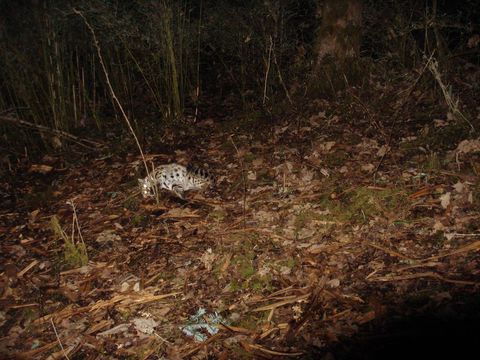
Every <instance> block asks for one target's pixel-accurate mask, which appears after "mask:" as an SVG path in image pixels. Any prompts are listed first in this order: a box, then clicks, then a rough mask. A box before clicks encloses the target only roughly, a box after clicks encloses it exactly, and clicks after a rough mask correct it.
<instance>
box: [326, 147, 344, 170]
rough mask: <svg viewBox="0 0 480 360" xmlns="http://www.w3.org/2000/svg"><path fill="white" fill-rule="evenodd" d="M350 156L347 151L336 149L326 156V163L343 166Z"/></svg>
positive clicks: (332, 165)
mask: <svg viewBox="0 0 480 360" xmlns="http://www.w3.org/2000/svg"><path fill="white" fill-rule="evenodd" d="M348 156H349V155H348V154H347V152H346V151H343V150H339V151H335V152H333V153H330V154H327V155H326V156H325V158H324V159H325V164H326V165H328V166H331V167H337V166H342V165H344V164H345V163H346V161H347V159H348Z"/></svg>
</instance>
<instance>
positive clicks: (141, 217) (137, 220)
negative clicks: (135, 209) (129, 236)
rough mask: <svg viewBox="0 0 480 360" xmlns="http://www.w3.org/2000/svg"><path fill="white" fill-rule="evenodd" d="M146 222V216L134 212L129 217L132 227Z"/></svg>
mask: <svg viewBox="0 0 480 360" xmlns="http://www.w3.org/2000/svg"><path fill="white" fill-rule="evenodd" d="M147 222H148V217H147V216H145V215H140V214H135V215H134V216H133V217H132V218H131V219H130V223H131V224H132V226H134V227H139V226H142V225H145V224H146V223H147Z"/></svg>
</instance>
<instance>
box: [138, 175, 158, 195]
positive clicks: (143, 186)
mask: <svg viewBox="0 0 480 360" xmlns="http://www.w3.org/2000/svg"><path fill="white" fill-rule="evenodd" d="M138 186H139V187H140V192H141V193H142V196H143V197H144V198H145V199H146V198H149V197H155V189H154V187H153V186H152V184H151V182H150V181H149V180H148V179H138Z"/></svg>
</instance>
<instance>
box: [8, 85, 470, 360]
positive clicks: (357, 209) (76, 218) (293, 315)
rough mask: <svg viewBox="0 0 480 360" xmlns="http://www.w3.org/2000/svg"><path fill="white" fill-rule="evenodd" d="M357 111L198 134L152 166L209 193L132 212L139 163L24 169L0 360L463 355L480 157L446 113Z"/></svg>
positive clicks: (17, 189) (231, 125) (15, 205)
mask: <svg viewBox="0 0 480 360" xmlns="http://www.w3.org/2000/svg"><path fill="white" fill-rule="evenodd" d="M392 91H393V90H392ZM417 95H418V94H417ZM417 95H415V96H417ZM418 96H419V97H417V100H416V101H415V107H420V105H421V104H428V99H425V98H421V97H422V95H418ZM365 103H366V101H363V100H361V99H360V98H357V97H356V96H353V95H352V96H351V100H350V107H348V108H346V107H342V106H341V104H340V101H339V102H337V103H334V102H328V101H314V102H312V103H311V104H310V105H309V106H308V107H306V108H304V109H303V110H302V112H301V113H297V114H295V113H293V114H291V115H289V116H288V117H286V118H284V119H276V120H275V121H270V120H265V119H259V118H257V117H255V116H253V115H252V116H247V117H245V118H244V119H242V120H239V119H231V120H228V119H226V120H222V121H218V120H217V119H212V118H206V119H203V120H200V121H199V123H197V124H196V125H195V127H194V128H193V127H192V129H191V131H187V132H184V133H183V135H181V136H180V138H175V139H170V138H169V137H164V138H162V139H161V140H159V142H158V143H160V141H161V143H162V144H163V145H162V147H161V150H159V149H160V147H159V146H158V147H155V146H154V145H152V147H151V148H150V149H147V150H148V151H147V153H148V155H147V158H148V161H152V162H153V163H155V164H156V165H158V164H162V163H168V162H173V161H175V162H178V163H182V164H187V163H191V162H194V163H197V164H199V165H202V166H205V167H207V168H208V169H209V170H210V171H211V172H212V173H213V174H214V175H215V177H216V179H217V181H216V184H215V187H214V188H213V189H211V190H210V191H207V192H206V193H205V194H197V193H194V192H192V193H190V194H188V196H187V199H186V200H181V199H177V198H175V197H174V196H171V195H170V194H167V193H162V194H161V198H160V202H159V203H158V204H157V203H156V202H155V201H151V200H144V199H142V198H141V195H140V194H139V192H138V189H137V178H139V177H142V176H144V174H143V172H142V169H143V165H142V161H141V158H140V157H139V156H138V154H136V153H135V152H134V149H133V148H131V149H132V150H131V151H128V152H126V151H124V152H123V153H112V152H108V151H106V150H105V149H103V150H102V149H99V150H98V151H95V152H93V153H92V152H91V153H89V154H88V155H85V156H83V155H81V154H80V155H78V157H77V159H76V161H74V162H73V161H67V160H66V158H65V157H63V156H62V155H55V154H53V155H52V154H50V155H45V156H44V157H43V158H42V159H41V161H37V162H36V163H33V164H32V163H31V162H25V163H24V165H23V169H21V168H20V169H18V170H17V172H16V174H15V176H14V177H11V178H10V180H11V179H12V178H14V180H15V183H12V182H11V181H9V182H6V181H2V185H1V186H2V192H1V195H2V201H1V204H0V248H1V255H0V256H1V258H0V260H1V264H2V265H1V266H2V269H1V273H0V282H1V288H0V295H1V307H0V309H1V310H0V326H1V327H0V329H1V332H0V354H1V353H3V354H4V356H5V357H6V358H18V359H66V358H69V359H182V358H198V359H205V358H218V359H242V358H245V359H247V358H295V357H296V358H307V359H308V358H312V359H313V358H323V359H342V358H365V359H367V358H392V357H396V356H399V357H401V356H403V355H405V356H407V355H408V356H409V358H412V354H413V355H415V354H419V353H417V352H415V351H417V350H414V345H415V344H414V343H415V342H417V344H416V345H418V344H419V343H423V344H428V345H427V348H428V350H426V351H427V352H426V353H427V354H431V352H432V351H433V352H435V351H436V352H437V353H438V354H442V353H444V352H445V351H446V352H448V351H451V352H452V353H456V352H457V351H460V350H461V349H465V347H466V346H467V347H468V346H469V345H470V346H473V345H474V343H471V342H470V339H472V338H473V335H474V333H470V327H469V326H470V325H472V326H474V327H475V326H476V329H477V330H475V331H476V334H477V336H478V333H479V332H478V329H479V328H480V321H478V320H480V315H479V312H478V311H474V310H472V309H475V306H477V309H478V308H479V304H480V301H479V296H478V294H479V292H478V289H479V284H480V254H479V252H478V250H479V249H480V238H479V236H480V234H479V228H480V218H479V216H480V188H479V185H478V171H480V163H479V162H478V157H476V154H475V152H478V151H480V142H479V141H478V140H466V139H468V126H467V130H466V131H464V130H461V131H459V129H465V124H459V122H458V121H455V120H452V119H451V118H450V117H447V115H445V114H446V113H447V112H448V109H447V108H446V107H444V108H435V106H434V105H432V104H430V105H431V106H432V108H435V111H430V112H427V111H426V110H425V107H423V108H422V109H424V110H425V111H424V113H429V116H428V117H427V118H426V119H425V121H424V122H423V123H422V121H421V119H420V120H419V116H420V115H419V116H416V115H414V114H412V113H411V112H409V111H411V109H412V107H410V108H409V109H407V108H406V107H405V106H404V105H405V104H397V108H396V109H393V110H392V111H394V112H393V113H390V114H389V115H387V114H385V113H384V112H382V111H378V110H375V109H372V108H370V107H366V106H365V105H364V104H365ZM406 112H407V113H406ZM435 114H436V115H435ZM442 114H443V115H442ZM386 117H388V118H389V119H386ZM462 131H463V132H462ZM151 144H155V142H154V141H152V142H151ZM170 145H171V146H170ZM166 149H168V150H166ZM142 174H143V175H142ZM72 240H73V242H72ZM81 244H85V250H86V254H82V245H81ZM85 256H88V263H87V264H86V265H83V266H79V264H81V263H82V261H83V262H86V261H87V259H86V257H85ZM359 336H360V337H359ZM389 345H394V346H396V347H393V349H395V350H392V348H390V347H389ZM392 351H393V352H392ZM400 355H401V356H400ZM413 357H414V358H415V356H413Z"/></svg>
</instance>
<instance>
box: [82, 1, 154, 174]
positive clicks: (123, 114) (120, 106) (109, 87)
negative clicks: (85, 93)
mask: <svg viewBox="0 0 480 360" xmlns="http://www.w3.org/2000/svg"><path fill="white" fill-rule="evenodd" d="M72 10H73V12H74V13H75V14H77V15H78V16H80V17H81V18H82V19H83V22H84V23H85V25H86V26H87V28H88V30H90V33H91V34H92V38H93V45H94V46H95V49H96V50H97V55H98V60H99V61H100V65H101V66H102V70H103V74H104V75H105V79H106V81H107V86H108V90H109V91H110V95H111V96H112V99H113V101H114V102H115V104H116V105H117V106H118V108H119V109H120V112H121V114H122V117H123V119H124V120H125V122H126V123H127V126H128V129H129V130H130V132H131V133H132V136H133V138H134V139H135V143H136V144H137V147H138V150H139V151H140V155H141V156H142V160H143V164H144V165H145V170H146V171H147V175H149V174H150V172H149V169H148V166H147V161H146V160H145V155H144V154H143V150H142V146H141V145H140V141H138V137H137V135H136V134H135V131H134V130H133V127H132V124H131V123H130V120H129V119H128V116H127V114H126V113H125V110H123V106H122V104H121V103H120V100H119V99H118V97H117V94H116V93H115V91H114V90H113V86H112V83H111V82H110V76H109V74H108V71H107V67H106V66H105V62H104V61H103V56H102V51H101V49H100V45H99V43H98V40H97V36H96V34H95V31H94V30H93V27H92V25H90V23H89V22H88V21H87V19H86V18H85V16H84V15H83V13H82V12H81V11H78V10H77V9H75V8H73V9H72Z"/></svg>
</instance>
